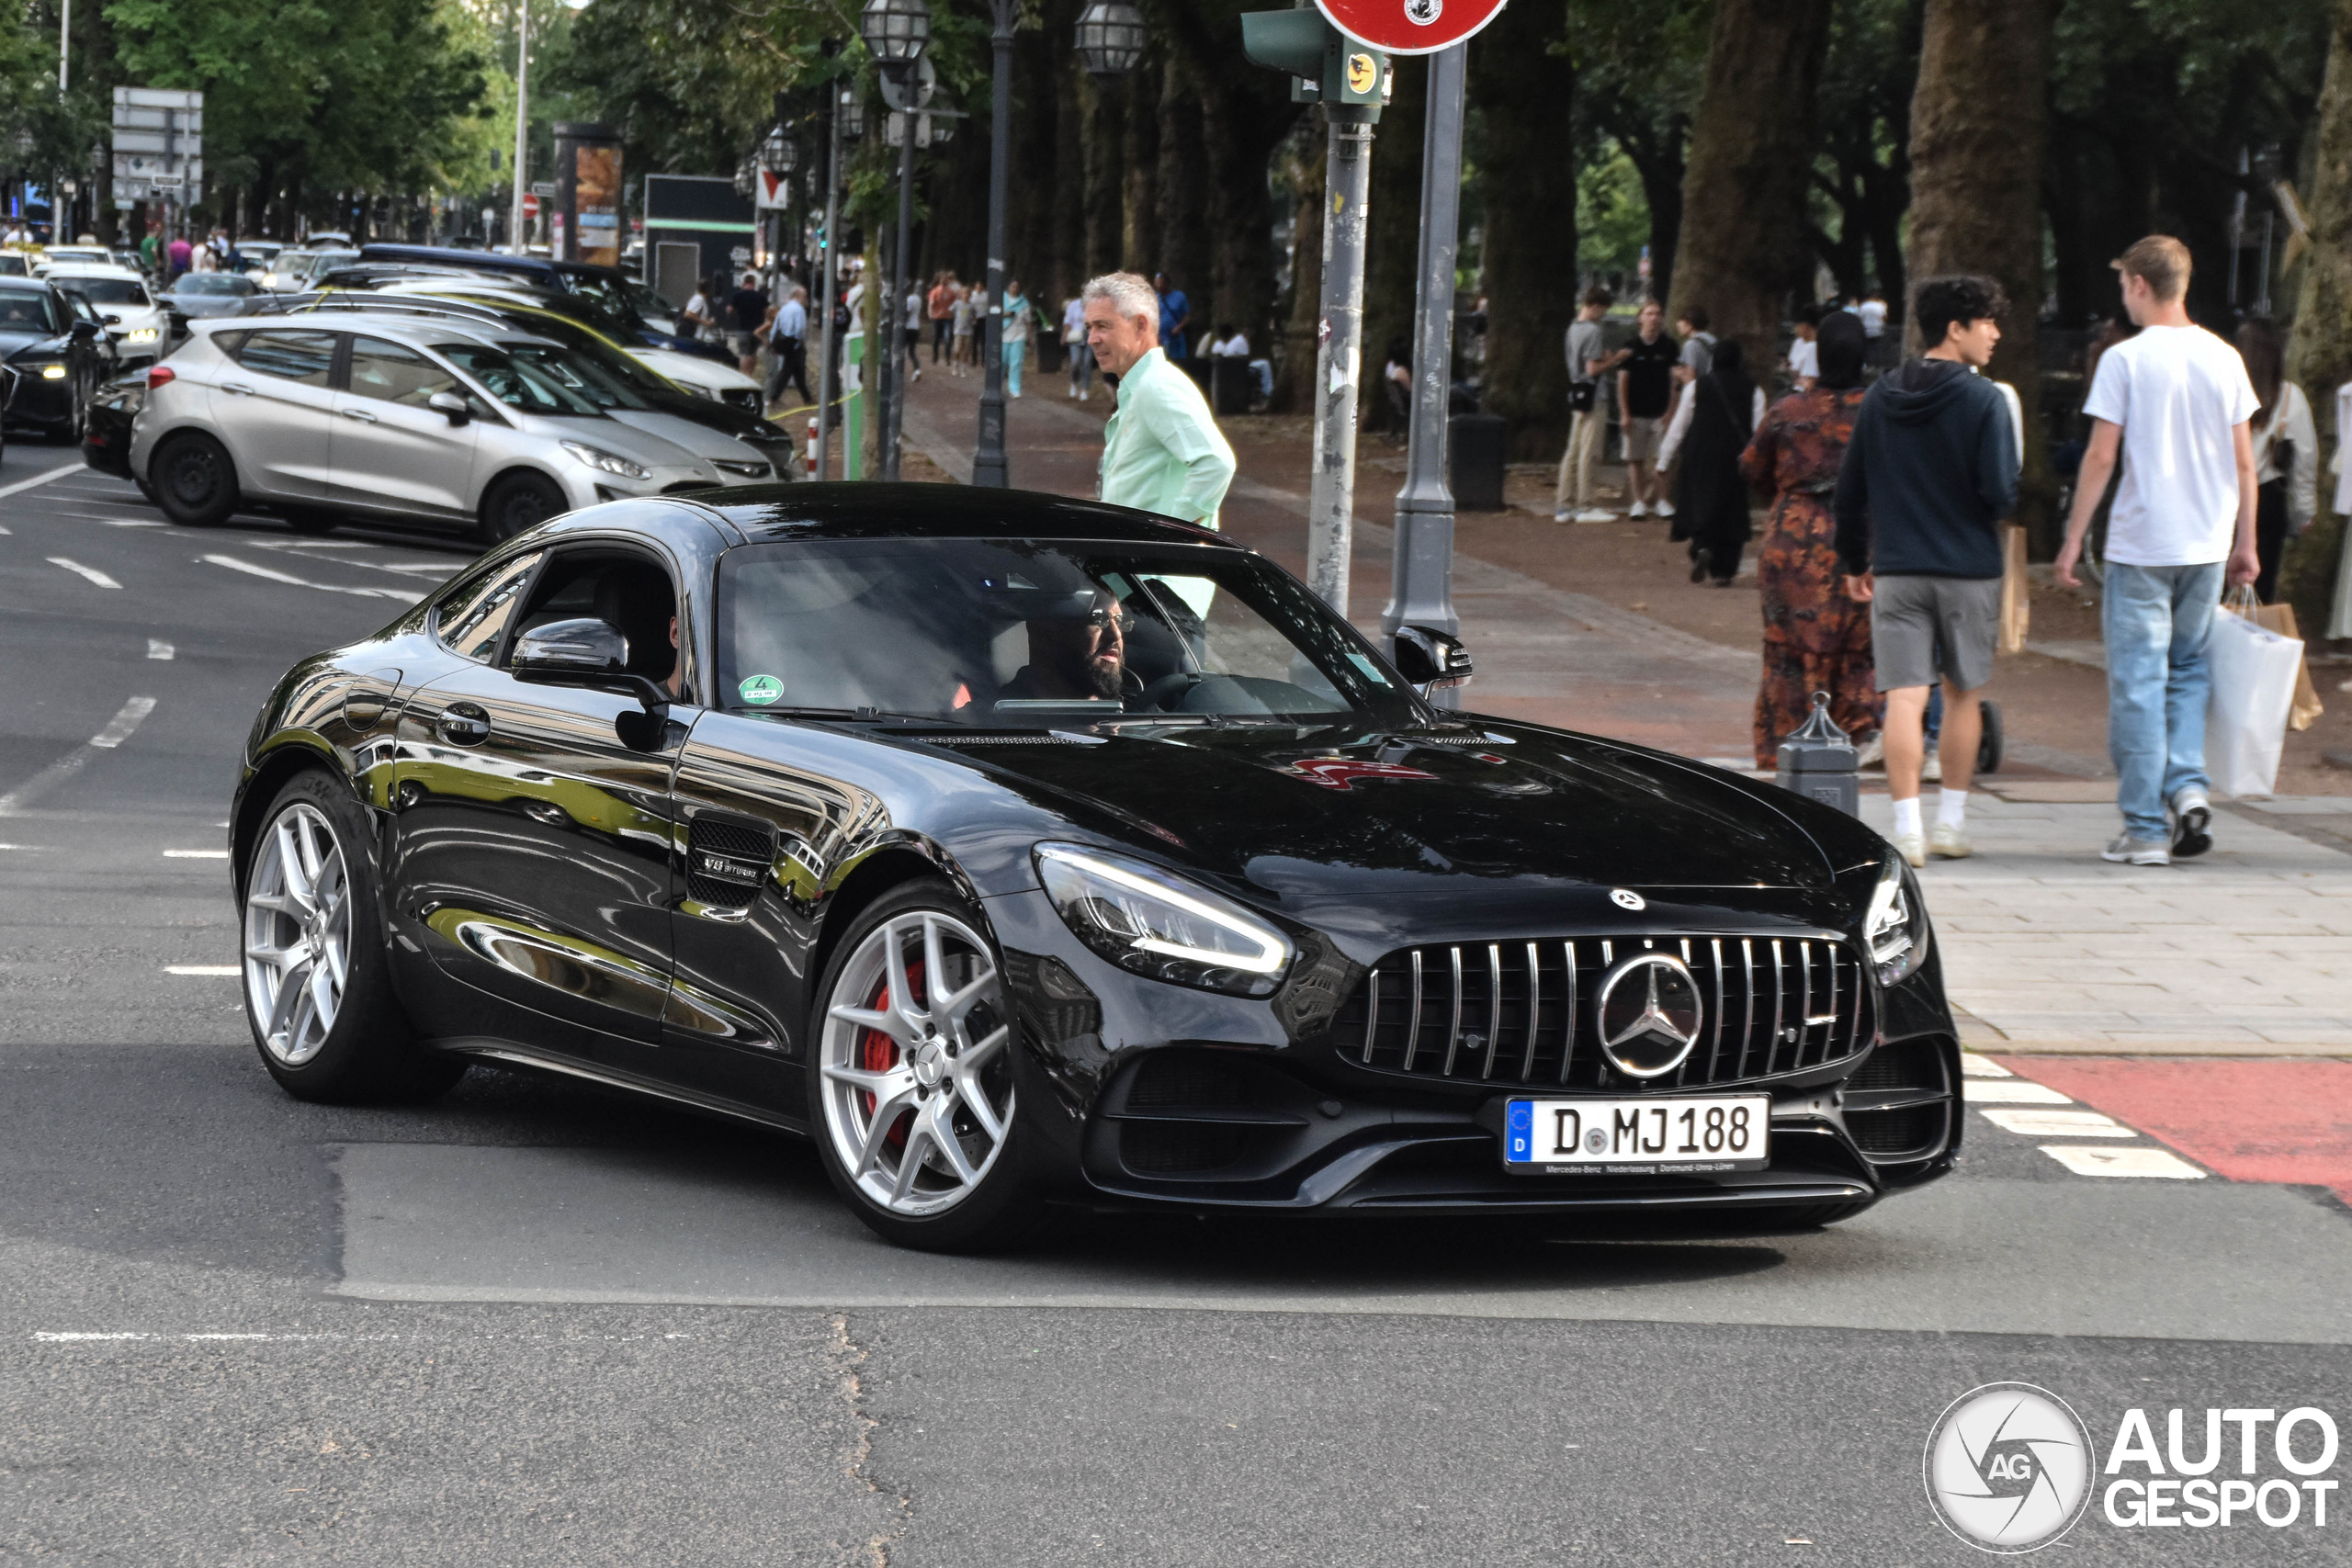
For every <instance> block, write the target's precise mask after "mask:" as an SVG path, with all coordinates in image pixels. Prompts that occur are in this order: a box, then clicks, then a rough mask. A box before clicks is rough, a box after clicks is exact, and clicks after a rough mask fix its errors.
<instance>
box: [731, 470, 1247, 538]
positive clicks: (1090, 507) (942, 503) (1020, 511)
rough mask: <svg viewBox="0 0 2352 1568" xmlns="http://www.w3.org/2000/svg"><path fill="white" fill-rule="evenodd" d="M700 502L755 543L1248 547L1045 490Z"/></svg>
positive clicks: (745, 493) (755, 494) (800, 493)
mask: <svg viewBox="0 0 2352 1568" xmlns="http://www.w3.org/2000/svg"><path fill="white" fill-rule="evenodd" d="M724 496H725V499H724V500H719V499H716V498H713V499H705V498H703V497H699V496H698V497H696V498H695V502H694V504H695V506H696V507H698V508H700V509H702V510H704V511H707V512H711V513H717V514H718V515H719V516H720V517H722V518H724V519H726V521H727V522H728V523H729V525H732V526H733V527H734V529H735V531H736V532H737V533H739V534H741V536H743V540H744V542H745V543H747V544H777V543H786V542H790V541H797V540H803V539H970V538H1006V539H1103V540H1112V541H1114V542H1117V543H1120V544H1136V545H1214V546H1216V547H1220V548H1224V549H1229V550H1239V549H1241V548H1242V547H1241V546H1239V545H1237V544H1234V543H1233V542H1232V541H1231V540H1229V539H1226V538H1223V537H1221V536H1218V535H1216V534H1214V533H1212V532H1210V531H1209V530H1208V529H1206V528H1198V527H1194V526H1193V525H1192V524H1190V523H1179V522H1177V521H1176V520H1175V519H1174V518H1172V517H1161V516H1159V515H1158V514H1156V513H1149V512H1137V511H1135V510H1133V509H1131V508H1129V507H1125V506H1111V505H1108V504H1106V503H1104V502H1099V501H1081V500H1077V499H1074V498H1072V497H1070V496H1066V495H1046V494H1045V493H1043V492H1041V491H1024V490H995V489H990V488H985V487H975V486H971V485H944V484H913V483H884V482H881V481H878V480H848V481H834V482H831V483H823V484H820V483H815V482H812V481H809V480H805V479H804V480H799V481H797V482H795V483H791V484H775V485H746V486H743V487H741V489H734V490H729V491H725V492H724Z"/></svg>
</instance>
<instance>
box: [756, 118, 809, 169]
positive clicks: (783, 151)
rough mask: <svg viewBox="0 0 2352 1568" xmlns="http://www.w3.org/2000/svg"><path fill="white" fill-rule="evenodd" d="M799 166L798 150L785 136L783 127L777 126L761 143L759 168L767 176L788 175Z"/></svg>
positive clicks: (789, 138)
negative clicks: (767, 174) (766, 173)
mask: <svg viewBox="0 0 2352 1568" xmlns="http://www.w3.org/2000/svg"><path fill="white" fill-rule="evenodd" d="M799 164H800V149H798V148H797V147H795V146H794V145H793V144H792V138H791V137H789V136H787V135H786V134H785V130H784V127H782V126H780V125H779V126H777V127H776V128H775V130H771V131H769V132H768V133H767V136H766V138H765V139H764V140H763V141H761V143H760V167H761V168H763V169H765V170H766V171H767V172H768V173H769V174H772V175H788V174H790V173H792V171H793V170H794V169H795V168H797V167H798V166H799Z"/></svg>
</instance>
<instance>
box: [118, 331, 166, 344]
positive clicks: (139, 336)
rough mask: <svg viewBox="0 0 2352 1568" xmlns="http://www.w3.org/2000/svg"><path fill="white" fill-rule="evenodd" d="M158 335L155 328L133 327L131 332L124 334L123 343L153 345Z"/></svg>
mask: <svg viewBox="0 0 2352 1568" xmlns="http://www.w3.org/2000/svg"><path fill="white" fill-rule="evenodd" d="M157 335H158V334H157V333H156V331H155V329H154V328H153V327H133V328H131V329H130V331H129V332H128V333H124V334H123V341H124V342H126V343H153V342H154V341H155V339H156V336H157Z"/></svg>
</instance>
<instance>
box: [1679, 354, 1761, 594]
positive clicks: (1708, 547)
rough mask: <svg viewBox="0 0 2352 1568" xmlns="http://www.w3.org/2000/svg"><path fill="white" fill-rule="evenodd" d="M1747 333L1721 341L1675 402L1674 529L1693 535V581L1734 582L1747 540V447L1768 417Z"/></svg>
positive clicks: (1683, 535) (1724, 585) (1688, 536)
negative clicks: (1708, 365) (1743, 474)
mask: <svg viewBox="0 0 2352 1568" xmlns="http://www.w3.org/2000/svg"><path fill="white" fill-rule="evenodd" d="M1742 358H1743V355H1742V354H1741V351H1740V346H1739V340H1738V339H1736V338H1734V337H1729V336H1726V337H1724V339H1723V340H1722V341H1721V342H1719V343H1717V344H1715V353H1714V365H1713V368H1712V369H1710V370H1709V371H1708V372H1707V373H1706V374H1705V375H1704V376H1702V377H1700V378H1697V379H1696V380H1694V381H1692V382H1691V385H1690V387H1689V388H1688V389H1686V390H1685V391H1684V392H1683V394H1682V401H1681V403H1680V404H1679V406H1678V407H1677V408H1676V410H1675V413H1674V423H1673V425H1672V426H1671V427H1670V428H1668V431H1667V433H1666V441H1665V443H1664V446H1663V448H1662V455H1661V458H1660V460H1661V461H1662V462H1670V463H1672V464H1673V465H1674V472H1675V483H1674V530H1673V532H1672V534H1671V535H1670V536H1669V537H1672V538H1676V539H1687V540H1689V541H1690V543H1691V581H1693V582H1704V581H1708V580H1709V579H1710V578H1712V579H1713V581H1714V584H1715V586H1716V587H1718V588H1728V587H1730V586H1731V580H1732V579H1733V578H1734V577H1736V576H1737V575H1738V574H1739V557H1740V552H1741V551H1742V550H1743V549H1745V548H1746V547H1747V536H1748V534H1749V531H1750V530H1749V528H1748V523H1747V481H1746V480H1745V479H1741V478H1740V477H1739V454H1740V452H1741V451H1742V450H1743V449H1744V448H1745V447H1746V446H1747V439H1748V437H1749V435H1750V434H1753V433H1754V432H1755V429H1756V426H1757V424H1758V422H1759V421H1761V420H1762V419H1763V417H1764V393H1763V392H1762V390H1761V389H1758V387H1757V385H1756V383H1755V382H1753V381H1751V380H1749V379H1748V378H1747V367H1746V366H1745V365H1744V364H1743V363H1742Z"/></svg>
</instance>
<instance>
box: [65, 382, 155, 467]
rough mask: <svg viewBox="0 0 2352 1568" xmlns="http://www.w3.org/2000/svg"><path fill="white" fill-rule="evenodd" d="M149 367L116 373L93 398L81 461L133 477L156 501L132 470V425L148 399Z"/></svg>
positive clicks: (83, 437) (86, 420)
mask: <svg viewBox="0 0 2352 1568" xmlns="http://www.w3.org/2000/svg"><path fill="white" fill-rule="evenodd" d="M148 368H149V367H146V366H144V365H142V366H140V367H138V368H137V369H135V370H128V371H125V372H123V373H122V374H120V375H118V376H116V377H115V378H112V379H111V380H109V381H107V383H106V384H105V385H103V386H101V387H100V388H99V389H98V390H97V395H96V397H94V398H92V399H91V400H90V409H89V414H88V417H87V418H85V420H84V421H83V425H82V461H83V462H84V463H85V465H87V466H88V467H90V468H96V469H97V470H98V472H100V473H102V474H112V475H113V476H114V477H115V478H117V479H130V480H132V481H133V482H135V483H137V484H138V485H139V489H140V491H141V493H142V494H145V495H146V496H147V498H148V499H149V500H150V501H153V499H154V493H153V491H151V490H149V489H148V487H147V484H146V482H145V481H144V480H141V479H140V478H139V476H138V475H136V474H134V473H132V472H131V471H130V434H131V426H132V424H133V423H134V422H135V421H136V420H137V419H138V417H139V410H140V407H141V404H142V403H144V402H145V401H146V399H147V371H148Z"/></svg>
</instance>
